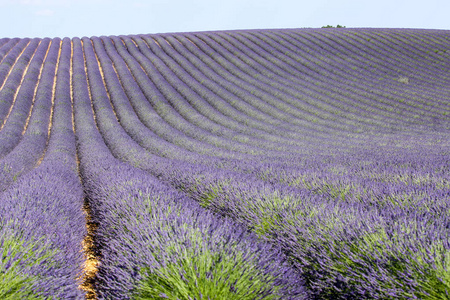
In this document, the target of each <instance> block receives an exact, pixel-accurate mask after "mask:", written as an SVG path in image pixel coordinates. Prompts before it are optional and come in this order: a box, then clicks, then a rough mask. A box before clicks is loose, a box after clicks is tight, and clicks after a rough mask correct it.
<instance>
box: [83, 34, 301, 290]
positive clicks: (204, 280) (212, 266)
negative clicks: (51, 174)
mask: <svg viewBox="0 0 450 300" xmlns="http://www.w3.org/2000/svg"><path fill="white" fill-rule="evenodd" d="M88 43H89V44H88ZM83 46H84V50H85V53H86V54H87V55H92V54H93V52H92V46H91V45H90V42H89V40H87V39H83ZM82 55H83V53H82V51H81V43H80V41H79V40H77V39H74V65H75V66H77V65H78V67H76V69H75V74H74V75H75V78H77V80H76V81H74V96H75V98H74V100H75V124H76V129H77V136H78V145H79V153H80V163H81V171H82V173H81V174H82V176H83V179H84V184H85V188H86V190H87V192H88V196H89V197H90V202H91V206H92V208H93V211H94V214H95V218H98V219H101V220H102V222H101V223H100V224H99V227H98V229H97V238H98V239H97V240H98V243H99V247H101V259H102V260H101V265H100V269H99V273H98V275H97V276H98V281H97V284H96V287H97V290H98V297H99V299H104V298H106V299H109V298H120V299H130V298H132V297H135V298H144V297H169V298H186V299H187V298H189V297H195V298H197V297H216V296H217V295H221V296H222V297H225V298H227V299H305V298H306V293H305V292H304V289H303V286H302V282H301V280H300V279H299V277H298V275H296V273H295V272H294V271H293V270H292V269H290V268H289V267H288V266H287V265H286V263H285V262H284V258H283V255H282V254H281V253H279V251H278V250H277V249H276V248H272V247H270V246H269V245H268V244H264V243H260V242H257V241H256V240H255V238H254V237H253V236H252V235H249V234H248V233H246V232H245V230H243V229H242V228H240V227H239V226H235V225H233V224H232V223H231V222H230V221H229V220H226V219H219V218H217V217H216V216H214V215H212V214H211V213H208V212H206V211H204V210H202V209H201V208H200V207H199V206H198V205H197V204H196V203H195V202H193V201H192V200H190V199H188V198H186V197H185V196H183V195H182V194H178V193H176V192H175V191H173V190H172V189H171V188H170V187H168V186H166V185H164V184H162V183H161V182H160V181H158V180H157V179H156V178H155V177H152V176H150V175H149V174H147V173H145V172H142V171H140V170H138V169H134V168H132V167H130V166H129V165H127V164H124V163H121V162H118V161H117V160H116V159H115V158H114V157H113V156H112V155H111V153H110V152H109V150H108V148H107V147H106V145H105V144H104V142H103V138H102V136H101V135H100V134H99V132H98V131H97V128H96V125H95V121H94V118H93V116H92V110H91V104H90V102H89V91H91V92H92V96H93V101H94V106H96V105H95V102H96V101H101V100H99V96H100V95H99V94H100V93H103V96H102V98H105V97H106V91H105V90H103V92H101V91H100V90H99V88H100V89H101V88H102V87H103V89H104V86H103V84H102V85H101V86H99V87H96V86H95V85H96V84H98V83H100V81H95V80H93V78H92V77H93V76H97V77H100V74H99V72H98V71H99V70H98V66H97V70H96V71H94V69H96V68H95V67H96V66H95V65H92V63H93V62H94V61H92V60H91V59H90V58H89V57H86V63H87V67H88V71H87V72H88V78H89V90H88V86H87V83H86V77H85V76H86V75H84V74H83V73H84V70H83V69H82V68H81V64H82V63H83V57H82ZM89 68H90V70H89ZM83 77H84V80H82V79H83ZM96 120H97V121H98V125H100V124H102V122H103V121H105V120H102V116H100V115H97V116H96ZM105 125H106V124H105ZM118 220H120V221H119V224H120V225H119V226H117V225H115V224H117V222H118ZM193 270H196V271H193ZM113 274H114V275H113ZM251 278H252V279H251ZM196 282H197V283H196Z"/></svg>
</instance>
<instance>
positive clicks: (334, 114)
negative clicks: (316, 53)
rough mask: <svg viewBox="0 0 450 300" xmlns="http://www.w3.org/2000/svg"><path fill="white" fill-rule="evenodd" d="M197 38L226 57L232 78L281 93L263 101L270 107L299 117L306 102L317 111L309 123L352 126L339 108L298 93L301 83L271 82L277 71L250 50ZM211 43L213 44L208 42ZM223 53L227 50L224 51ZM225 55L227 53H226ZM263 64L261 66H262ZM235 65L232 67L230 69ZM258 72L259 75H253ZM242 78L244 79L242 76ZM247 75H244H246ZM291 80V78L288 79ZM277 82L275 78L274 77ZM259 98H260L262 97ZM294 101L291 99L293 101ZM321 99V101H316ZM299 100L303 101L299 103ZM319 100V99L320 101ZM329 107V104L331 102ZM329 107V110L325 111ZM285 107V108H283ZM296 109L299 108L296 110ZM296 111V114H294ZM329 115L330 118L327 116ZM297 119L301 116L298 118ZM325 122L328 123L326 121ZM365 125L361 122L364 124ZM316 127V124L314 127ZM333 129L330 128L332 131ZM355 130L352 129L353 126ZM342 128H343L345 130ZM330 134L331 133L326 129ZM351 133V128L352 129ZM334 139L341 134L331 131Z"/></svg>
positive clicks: (216, 38) (218, 39)
mask: <svg viewBox="0 0 450 300" xmlns="http://www.w3.org/2000/svg"><path fill="white" fill-rule="evenodd" d="M197 37H198V38H200V39H201V41H204V42H205V43H207V44H209V45H211V46H212V47H214V49H216V50H217V51H220V52H221V53H223V55H226V57H227V60H228V61H230V62H232V64H230V63H228V64H227V66H228V70H230V71H231V72H233V73H234V74H236V75H238V76H239V77H242V76H244V78H246V80H248V81H250V82H251V83H252V84H253V85H255V86H257V87H259V88H261V89H264V91H265V92H266V93H274V92H275V91H277V90H280V91H281V93H280V92H278V93H276V94H275V95H276V97H280V99H278V100H277V99H270V98H267V97H265V99H267V100H268V101H271V103H273V105H277V106H279V107H280V108H281V109H283V110H286V109H287V107H286V104H289V105H290V106H291V107H292V106H293V107H295V108H294V112H296V113H297V114H299V113H301V111H302V110H304V109H305V108H304V107H305V104H303V102H306V103H307V105H308V109H314V110H313V111H316V117H315V118H314V119H313V120H312V121H313V122H314V123H316V122H317V123H318V124H320V123H323V122H324V121H321V120H320V119H325V120H326V119H327V118H331V119H332V120H333V122H332V123H333V124H336V125H333V126H337V127H340V124H339V123H340V122H342V121H343V122H345V123H348V124H347V128H346V130H352V127H350V128H349V127H348V125H352V123H351V122H349V120H346V118H343V113H345V111H342V108H341V107H339V106H336V104H333V105H334V106H335V107H330V105H329V104H328V105H327V104H326V102H324V101H321V102H318V101H316V99H317V98H319V97H318V94H317V93H315V94H311V93H310V92H309V90H308V89H304V88H303V89H300V88H299V85H298V84H300V86H302V85H304V83H302V81H299V82H297V83H298V84H296V85H292V86H287V85H286V83H287V82H288V81H286V79H282V80H280V81H278V82H277V81H274V78H273V75H271V73H273V72H275V71H276V67H275V66H274V65H273V64H272V65H270V66H267V64H266V65H264V64H265V63H264V62H263V61H261V57H259V56H255V54H253V55H252V53H251V49H247V50H248V51H242V49H238V48H236V47H235V46H233V45H232V44H230V43H229V42H228V41H226V40H224V39H222V38H221V37H220V36H218V35H216V34H209V35H197ZM211 39H212V40H211ZM202 44H203V43H202V42H196V45H198V46H199V47H202ZM224 49H226V50H224ZM227 52H228V53H227ZM230 53H236V55H237V56H238V57H239V59H236V58H234V57H233V56H232V55H230ZM261 63H262V64H261ZM233 64H234V66H233ZM249 65H251V66H252V68H250V67H249ZM256 71H258V72H256ZM243 74H244V75H243ZM245 74H246V75H245ZM296 76H300V78H303V77H304V75H303V74H298V75H296ZM291 77H292V76H291ZM275 78H276V76H275ZM261 96H262V95H261ZM311 96H313V97H314V98H315V99H314V101H311V100H312V99H311ZM293 97H294V98H293ZM319 99H320V98H319ZM280 100H282V101H285V102H287V103H286V104H284V106H280V105H282V104H283V102H282V101H280ZM299 100H302V101H301V102H300V101H299ZM321 100H322V99H321ZM330 103H332V102H330ZM324 104H325V106H324ZM314 106H319V108H320V109H321V110H325V112H321V111H318V110H317V109H315V108H314ZM327 106H328V107H327ZM283 107H284V108H283ZM297 107H298V108H297ZM297 111H298V112H297ZM330 113H331V116H327V115H329V114H330ZM298 116H299V117H300V116H301V115H298ZM346 116H347V117H352V118H355V117H354V116H351V115H349V114H347V115H346ZM325 122H327V121H325ZM364 122H365V121H363V123H364ZM314 125H316V124H314ZM333 126H330V127H331V128H332V127H333ZM353 127H354V125H353ZM344 128H345V127H344ZM327 130H328V131H329V130H332V129H327ZM353 131H354V128H353ZM332 132H333V133H334V134H336V135H338V136H339V135H341V134H342V132H341V130H334V131H332Z"/></svg>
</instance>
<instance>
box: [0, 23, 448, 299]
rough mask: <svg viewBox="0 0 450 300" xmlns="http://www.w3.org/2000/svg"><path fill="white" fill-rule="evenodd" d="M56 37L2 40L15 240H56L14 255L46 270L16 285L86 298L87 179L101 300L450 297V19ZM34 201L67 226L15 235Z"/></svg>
mask: <svg viewBox="0 0 450 300" xmlns="http://www.w3.org/2000/svg"><path fill="white" fill-rule="evenodd" d="M57 41H58V40H57V39H53V40H50V39H42V40H41V39H1V40H0V83H1V85H0V121H1V125H0V126H1V127H0V141H2V143H1V145H0V166H3V167H2V170H1V172H2V173H0V176H2V177H1V178H2V180H1V182H0V191H2V194H0V196H1V197H2V199H3V197H6V198H5V199H7V200H5V201H3V202H4V203H9V204H7V206H5V207H8V209H5V210H3V211H12V212H13V213H12V214H10V215H7V216H8V218H9V219H7V218H3V214H2V219H1V221H2V224H16V225H14V226H12V225H8V226H9V227H8V226H4V227H2V228H5V229H4V230H3V229H2V232H5V234H4V235H3V236H2V239H3V240H5V241H6V242H4V243H3V244H2V245H9V244H11V243H12V242H11V241H14V243H16V244H18V245H20V247H18V248H17V249H20V250H15V251H19V252H18V253H21V254H20V255H22V256H20V255H19V256H18V257H24V256H26V255H27V253H28V252H27V251H31V250H29V249H30V248H27V247H28V246H27V245H28V244H23V241H24V240H27V239H30V240H35V239H36V240H39V243H41V241H42V244H39V243H38V244H36V245H37V246H33V247H35V248H33V251H37V253H38V254H37V255H36V257H38V258H39V257H42V259H36V260H35V261H33V262H32V263H33V265H26V264H24V263H18V265H17V267H15V268H11V267H10V266H9V265H7V266H8V268H7V269H8V270H11V272H19V273H20V274H32V275H30V276H29V277H27V276H28V275H26V276H25V275H24V276H25V277H26V278H29V279H27V280H25V281H24V282H25V283H26V284H25V283H24V284H23V287H22V288H17V289H12V288H9V290H7V289H8V286H6V288H0V294H1V293H2V292H3V293H6V295H12V296H11V297H14V295H15V294H14V293H19V294H16V295H21V294H20V293H28V294H27V295H31V294H34V295H35V296H36V297H43V298H46V297H47V298H49V297H50V295H52V296H54V297H55V298H59V297H60V295H63V294H64V293H66V294H67V295H68V296H66V298H77V297H80V295H81V294H83V293H82V292H81V290H80V287H81V286H82V284H81V283H80V282H79V280H81V279H82V278H83V272H84V273H86V272H87V271H86V269H84V270H83V271H80V268H82V266H83V262H81V260H80V257H81V256H80V255H81V253H80V251H79V250H80V249H79V247H81V239H82V238H83V234H85V232H84V231H85V229H84V228H85V227H83V226H84V224H83V226H78V228H75V227H77V226H76V225H74V224H79V223H80V222H82V220H81V219H82V218H81V216H82V209H81V206H82V202H83V189H84V195H85V197H86V199H87V203H88V206H89V207H90V210H91V212H90V213H91V216H90V218H91V219H92V221H93V223H95V224H97V225H98V228H97V230H96V235H95V236H94V244H95V247H96V248H95V249H91V250H89V251H94V252H95V254H96V255H97V258H98V259H99V264H98V265H99V267H98V272H97V273H96V276H95V278H88V279H87V280H88V281H89V282H92V283H93V284H92V286H90V287H89V289H91V288H93V289H94V291H93V292H92V291H91V292H90V293H88V294H87V297H88V298H90V297H93V298H99V299H111V298H114V299H154V298H163V299H164V298H169V299H202V298H210V299H307V298H310V299H448V295H449V292H450V277H449V275H448V272H449V265H450V261H449V257H450V256H449V253H450V252H449V251H450V245H449V226H450V218H449V211H450V207H449V206H450V134H449V132H450V117H449V116H450V100H449V92H450V90H449V88H448V86H449V83H450V73H449V70H450V33H449V32H448V31H443V30H412V29H396V30H394V29H284V30H244V31H228V32H225V31H224V32H198V33H195V32H194V33H173V34H154V35H130V36H111V37H104V36H102V37H91V38H86V37H84V38H82V39H78V38H74V39H72V40H71V43H70V42H69V41H70V40H69V39H64V41H63V43H62V46H61V47H60V48H59V49H58V45H57ZM70 46H71V47H70ZM58 50H59V53H58ZM67 57H71V68H72V69H71V70H72V71H71V78H68V75H67V74H68V70H67V68H68V67H67V64H68V62H67ZM56 61H59V65H60V67H59V68H55V66H54V65H53V64H56ZM61 63H63V64H65V65H64V66H65V67H63V66H61ZM52 66H53V69H52ZM60 69H61V71H60ZM59 74H61V75H59ZM55 76H56V79H57V81H56V90H55V96H54V99H53V101H50V102H51V103H50V102H48V99H51V97H50V98H49V97H48V96H46V95H47V94H46V93H48V89H49V87H50V88H51V87H52V86H53V81H52V80H53V78H55ZM69 77H70V76H69ZM63 78H65V81H64V79H63ZM69 83H70V85H71V89H72V93H68V92H66V91H65V90H64V91H65V92H64V93H65V94H64V93H63V92H61V91H60V92H58V87H59V88H61V89H63V87H64V89H67V88H69ZM63 94H64V95H63ZM59 97H62V98H64V99H65V100H64V101H66V102H64V103H65V104H64V105H63V104H61V103H59V102H58V99H59ZM66 97H69V98H68V99H66ZM46 99H47V100H46ZM67 101H69V102H70V103H71V105H68V103H69V102H67ZM72 104H73V105H72ZM60 105H61V106H60ZM58 107H59V109H61V112H60V113H61V114H63V113H65V114H71V113H72V111H73V113H74V125H73V128H72V127H71V126H72V125H71V124H70V128H69V123H70V122H71V120H72V118H71V116H70V117H69V116H68V115H67V116H66V118H65V119H64V122H65V123H64V122H63V120H62V119H60V120H59V121H58V118H57V114H56V113H57V112H58V111H59V110H58V109H57V108H58ZM58 122H60V123H58ZM57 124H61V126H65V127H64V128H65V129H64V130H65V131H64V132H66V134H63V135H57V134H55V135H54V134H53V131H56V128H55V126H57ZM62 124H65V125H62ZM49 126H50V128H49ZM58 128H59V127H58ZM50 132H52V133H51V134H50V136H49V133H50ZM73 137H76V139H77V141H76V152H77V155H78V156H79V173H78V167H77V165H76V163H75V158H76V155H75V142H74V140H73ZM55 141H56V142H55ZM52 145H53V146H52ZM51 149H54V150H51ZM57 153H59V154H60V155H61V156H57V157H56V156H55V155H56V154H57ZM66 153H69V154H70V155H66ZM63 156H64V157H65V158H64V159H62V157H63ZM42 157H43V160H42ZM47 157H48V159H47ZM41 160H42V162H41ZM69 165H70V167H69ZM55 170H57V171H55ZM35 174H41V175H35ZM57 174H63V175H60V178H58V179H59V180H60V181H57V180H56V179H55V184H56V185H55V184H45V188H44V187H42V182H45V180H46V178H53V177H52V176H56V177H58V175H57ZM77 174H78V176H77ZM33 176H34V177H33ZM36 176H38V177H36ZM39 176H42V177H39ZM39 178H42V179H39ZM61 180H62V182H61ZM80 180H81V184H80ZM24 182H26V183H24ZM29 182H32V184H31V183H29ZM39 182H41V185H39V184H38V183H39ZM25 185H30V186H33V189H34V190H33V191H34V192H31V191H29V188H27V187H25ZM67 187H76V188H73V189H71V190H70V195H73V197H72V196H71V197H72V198H71V197H68V198H67V199H66V198H64V200H60V198H61V197H63V196H62V195H65V194H66V193H67V192H66V191H64V189H65V188H67ZM53 188H54V189H56V190H55V191H53V192H52V193H53V194H52V195H57V196H55V197H54V198H52V199H49V198H48V197H47V196H45V195H47V194H46V193H49V191H50V190H51V189H53ZM37 191H39V192H40V193H42V195H40V194H39V195H37V196H35V198H33V199H35V200H30V199H29V198H27V197H28V196H27V195H31V194H33V193H37ZM22 194H23V195H24V196H23V197H22V196H21V195H22ZM11 195H16V196H15V197H16V198H14V197H12V196H11ZM17 195H20V197H19V198H20V199H22V198H23V199H29V200H20V201H35V202H36V203H39V207H42V209H43V210H44V211H45V213H43V214H44V215H45V216H49V214H52V212H53V215H52V216H53V217H52V218H50V217H46V218H48V219H52V220H53V222H55V224H64V225H57V226H58V228H56V229H54V230H56V231H57V232H61V234H64V235H65V236H66V237H68V236H70V238H64V239H63V241H64V243H62V240H61V238H60V239H57V238H53V239H52V238H49V236H48V234H47V235H45V234H44V235H42V234H41V230H40V229H39V230H37V229H36V228H35V225H34V224H35V223H33V222H35V221H34V219H33V218H31V219H30V221H29V222H28V221H27V222H24V224H25V225H22V227H20V230H19V229H17V228H18V227H15V226H18V225H17V224H19V223H20V222H19V221H20V218H22V217H19V216H23V218H24V219H27V218H30V217H29V215H28V213H29V212H28V211H27V209H28V208H27V207H24V206H20V204H19V203H20V202H19V200H12V199H17ZM55 199H58V201H57V204H56V202H54V201H55ZM67 201H69V202H67ZM14 203H17V207H18V208H17V209H16V208H15V209H16V210H17V211H16V210H14V209H12V207H14ZM2 205H3V204H2ZM8 205H9V206H8ZM46 205H47V206H48V207H51V208H52V209H50V210H49V209H46V208H45V207H46ZM19 207H20V209H19ZM77 208H78V210H77ZM29 209H30V211H33V208H31V207H30V208H29ZM58 209H59V210H64V211H61V212H57V211H58ZM8 220H11V221H8ZM13 220H14V221H13ZM11 222H12V223H11ZM50 223H51V222H50ZM69 224H71V225H70V226H69ZM46 226H47V225H46ZM44 227H45V226H44ZM45 228H46V229H45V230H47V231H46V232H49V231H50V230H51V226H50V225H49V226H48V228H47V227H45ZM75 229H76V230H78V231H76V230H75ZM70 230H75V231H76V233H75V231H73V232H72V231H70ZM15 231H20V232H23V233H21V234H23V238H22V236H21V235H19V234H15V233H14V232H15ZM34 232H36V235H34ZM58 234H59V233H58ZM9 237H11V238H9ZM3 240H2V241H3ZM60 240H61V242H58V241H60ZM8 243H9V244H8ZM60 243H62V244H60ZM16 244H14V245H16ZM23 245H25V246H23ZM44 245H45V246H44ZM2 247H3V248H5V247H4V246H2ZM77 247H78V248H77ZM5 249H6V248H5ZM48 251H50V252H51V251H54V253H56V254H54V255H53V252H51V253H52V254H51V255H50V254H48V253H50V252H48ZM59 251H67V253H72V254H70V255H67V257H66V258H65V260H64V259H63V260H61V263H59V264H58V266H64V268H61V270H62V269H64V270H65V271H64V272H65V273H64V274H65V275H64V276H62V277H61V278H63V280H62V281H61V285H60V287H59V289H58V288H57V287H56V285H55V284H54V283H53V281H51V280H47V281H45V283H44V280H45V279H43V278H52V276H53V275H52V274H53V273H51V272H53V271H54V270H55V269H54V268H52V269H51V270H53V271H47V269H46V268H42V266H43V265H49V264H50V263H49V260H52V259H53V260H54V261H60V259H62V258H60V257H59V256H58V253H60V252H59ZM85 251H86V249H85ZM14 253H15V252H14ZM84 255H85V256H86V255H88V254H86V253H85V254H84ZM48 257H50V258H48ZM19 260H20V259H19ZM62 261H63V262H62ZM37 265H39V266H41V267H40V268H39V270H40V271H41V272H42V273H39V274H38V273H36V269H35V268H36V267H35V266H37ZM15 266H16V265H15ZM2 268H3V269H4V268H5V267H4V266H2ZM21 268H22V269H21ZM77 268H78V269H77ZM3 269H2V270H3ZM30 270H31V271H30ZM75 270H78V271H80V272H79V275H78V276H75V277H74V276H73V274H75V273H76V272H75ZM33 272H34V273H33ZM55 272H56V271H55ZM57 272H62V271H57ZM9 274H13V273H9ZM14 274H16V273H14ZM80 274H81V275H80ZM8 276H10V275H8ZM11 276H12V275H11ZM84 277H89V275H86V274H84ZM77 278H78V279H77ZM40 280H41V281H40ZM70 280H72V281H70ZM77 280H78V281H77ZM7 293H10V294H7ZM63 298H64V297H63Z"/></svg>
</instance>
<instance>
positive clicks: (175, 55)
mask: <svg viewBox="0 0 450 300" xmlns="http://www.w3.org/2000/svg"><path fill="white" fill-rule="evenodd" d="M143 39H144V40H145V41H146V43H147V44H148V45H149V47H151V48H152V51H153V52H155V53H156V55H158V56H159V57H161V59H163V60H164V61H165V62H166V64H167V65H168V67H169V68H170V69H171V70H173V71H174V72H176V73H177V76H179V77H180V78H182V80H183V81H184V82H186V84H188V85H189V87H190V88H191V89H194V90H196V91H198V94H199V95H200V96H201V97H202V98H204V99H205V100H203V101H202V103H200V104H199V105H198V106H197V107H198V109H203V110H205V107H208V106H210V107H211V113H210V114H214V115H218V114H219V113H220V114H223V115H224V116H225V117H227V118H228V120H230V119H237V121H238V122H236V123H238V124H239V123H243V124H245V125H240V126H239V127H240V128H243V129H242V130H246V131H248V129H249V127H250V126H251V127H256V128H257V129H258V131H256V132H255V130H252V131H251V132H250V134H253V135H254V134H258V135H260V136H263V137H265V138H266V139H268V140H270V141H272V140H273V141H275V140H279V141H280V142H282V143H288V144H292V145H293V146H294V145H302V146H304V143H301V142H298V141H296V140H293V138H294V137H297V138H299V136H300V135H299V134H298V133H297V132H294V131H292V129H287V128H281V127H278V126H273V125H271V124H269V123H268V121H269V120H270V119H269V118H270V116H265V118H264V120H265V121H264V122H263V121H260V120H257V119H254V118H253V117H252V116H251V115H247V114H244V113H243V112H241V111H240V110H237V109H236V108H235V107H233V106H232V105H230V103H227V101H228V102H232V103H233V104H234V105H236V103H245V102H243V101H242V99H240V98H239V97H237V96H236V95H235V94H233V93H231V92H230V91H228V90H226V89H224V88H223V87H222V86H221V85H219V84H218V83H216V82H214V81H213V80H211V79H210V78H214V76H215V78H217V75H216V74H214V73H212V72H211V70H209V69H208V66H207V65H206V64H205V63H203V62H202V61H201V60H200V59H198V58H197V57H194V56H193V55H192V54H191V55H188V54H189V51H187V50H186V49H183V48H181V49H180V47H181V46H180V45H179V43H176V44H174V45H175V46H174V48H176V49H180V50H179V51H180V52H176V51H175V49H173V48H172V47H170V46H169V45H168V44H167V43H165V42H162V41H163V40H161V38H158V37H155V39H156V40H159V41H160V43H158V45H161V47H162V49H164V51H165V52H166V53H167V54H162V51H161V50H159V47H158V46H157V45H156V44H155V42H152V39H150V38H147V37H145V36H144V37H143ZM134 41H135V42H136V43H137V44H138V45H142V46H140V47H143V48H142V49H145V47H146V46H145V44H143V43H142V42H139V41H140V39H138V38H137V37H135V38H134ZM141 51H143V50H141ZM185 57H189V59H190V60H191V61H194V62H195V63H196V65H193V64H192V63H191V62H190V61H189V60H187V59H186V58H185ZM175 61H176V62H177V63H178V64H179V65H177V64H176V63H175ZM196 66H199V69H197V67H196ZM191 75H192V77H190V76H191ZM225 79H226V78H225ZM216 80H217V79H216ZM219 81H224V78H222V80H220V79H219ZM219 96H221V97H219ZM200 99H201V98H200ZM247 105H248V104H247ZM213 109H215V110H213ZM257 112H259V111H257ZM228 120H227V122H230V121H231V120H230V121H228ZM260 130H261V131H263V132H264V131H266V132H268V133H270V135H268V134H266V133H263V132H261V131H260ZM275 133H276V134H275ZM307 134H308V133H307V132H306V130H303V132H302V135H301V139H302V140H304V139H305V138H307ZM285 137H286V138H285ZM314 137H316V135H315V136H314ZM308 138H309V140H311V138H312V135H310V134H308ZM289 140H290V141H289Z"/></svg>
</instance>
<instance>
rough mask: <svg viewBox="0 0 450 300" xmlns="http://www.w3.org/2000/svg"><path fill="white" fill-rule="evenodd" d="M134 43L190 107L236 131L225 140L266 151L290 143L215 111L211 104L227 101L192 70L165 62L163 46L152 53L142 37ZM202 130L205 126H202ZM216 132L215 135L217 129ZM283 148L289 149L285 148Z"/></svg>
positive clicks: (226, 135)
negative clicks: (275, 140)
mask: <svg viewBox="0 0 450 300" xmlns="http://www.w3.org/2000/svg"><path fill="white" fill-rule="evenodd" d="M134 41H135V43H136V44H138V45H140V51H141V52H143V53H144V55H146V56H147V57H148V59H149V60H151V61H153V63H154V64H155V65H156V66H157V68H158V69H159V70H160V71H161V72H164V74H167V75H165V78H166V79H167V80H168V82H169V83H170V84H171V85H172V86H174V87H175V88H176V89H177V90H178V91H179V93H180V94H181V95H183V96H184V97H185V98H186V99H187V100H188V101H189V103H188V105H190V106H192V108H194V109H195V110H196V111H198V112H200V113H201V114H202V115H204V116H206V117H207V118H208V119H209V120H212V121H214V122H217V123H219V124H220V125H222V126H223V127H225V128H230V129H231V130H233V131H229V130H224V131H222V133H223V135H224V137H226V138H230V139H232V140H237V141H244V142H245V143H246V144H250V145H255V146H257V147H263V148H269V147H270V148H269V149H273V150H280V146H281V145H280V142H281V143H283V142H284V143H286V142H288V140H287V139H285V140H281V141H277V143H274V142H271V141H270V140H267V139H266V138H271V139H274V138H275V137H274V136H273V135H270V136H269V135H267V134H262V133H260V132H255V130H251V129H250V128H249V126H247V125H243V124H240V123H238V122H236V121H234V120H232V119H230V118H229V117H228V116H226V115H223V114H222V113H221V112H220V111H217V110H216V109H214V107H213V106H212V105H211V104H210V102H211V103H217V102H219V101H222V102H223V101H224V100H223V99H220V98H217V97H215V95H214V94H213V93H212V92H211V91H209V90H206V89H204V88H202V87H201V85H200V84H199V83H198V82H196V81H194V80H192V78H191V77H190V76H189V75H188V74H187V72H186V71H184V70H185V69H188V68H186V67H184V66H178V65H176V64H173V63H172V61H171V60H169V61H167V59H164V60H163V59H162V58H160V57H161V56H163V57H164V58H166V56H164V55H163V54H162V53H161V50H160V49H159V47H152V48H151V49H149V50H151V51H149V50H147V49H146V46H145V45H144V44H143V43H142V41H140V39H139V38H138V37H135V38H134ZM174 67H175V68H176V70H173V68H174ZM175 72H177V73H175ZM180 73H181V77H180ZM208 92H209V93H208ZM205 93H206V95H205ZM203 97H205V98H210V100H209V101H205V100H204V99H203ZM211 98H212V99H211ZM247 119H248V118H247ZM247 119H246V120H247ZM202 127H205V126H204V125H202ZM205 128H207V127H205ZM211 130H214V129H211ZM212 132H213V133H215V132H216V130H214V131H212ZM256 135H258V137H256ZM278 140H279V139H278ZM291 143H292V142H291ZM283 149H287V148H286V147H284V148H283ZM292 150H294V147H292V146H291V148H290V151H292Z"/></svg>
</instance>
